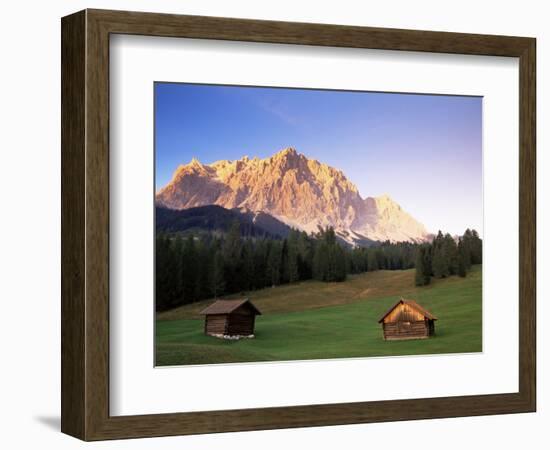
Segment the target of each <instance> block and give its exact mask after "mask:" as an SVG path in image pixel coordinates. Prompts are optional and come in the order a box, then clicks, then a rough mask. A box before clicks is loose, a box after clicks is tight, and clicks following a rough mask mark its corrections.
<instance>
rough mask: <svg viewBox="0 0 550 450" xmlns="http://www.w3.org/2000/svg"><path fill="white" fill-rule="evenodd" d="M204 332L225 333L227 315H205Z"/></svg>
mask: <svg viewBox="0 0 550 450" xmlns="http://www.w3.org/2000/svg"><path fill="white" fill-rule="evenodd" d="M204 331H205V333H206V334H226V333H227V315H226V314H212V315H208V316H206V320H205V323H204Z"/></svg>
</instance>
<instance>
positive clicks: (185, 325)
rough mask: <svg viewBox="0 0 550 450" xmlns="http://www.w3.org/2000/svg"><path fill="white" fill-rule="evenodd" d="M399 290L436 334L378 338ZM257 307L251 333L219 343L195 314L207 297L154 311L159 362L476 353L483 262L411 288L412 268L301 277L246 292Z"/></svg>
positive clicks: (167, 363)
mask: <svg viewBox="0 0 550 450" xmlns="http://www.w3.org/2000/svg"><path fill="white" fill-rule="evenodd" d="M400 296H403V297H406V298H407V297H408V298H413V299H415V300H417V301H418V302H419V303H420V304H421V305H422V306H424V307H425V308H427V309H428V310H429V311H431V312H432V313H433V314H434V315H436V316H437V317H438V318H439V320H438V321H436V326H435V328H436V336H435V337H433V338H430V339H424V340H411V341H384V340H383V338H382V329H381V325H380V324H379V323H378V319H379V318H380V316H381V315H382V314H383V313H384V312H385V311H387V309H388V308H390V307H391V306H392V305H393V304H394V303H395V302H396V301H397V300H398V299H399V297H400ZM250 298H251V300H252V301H253V302H254V304H255V305H257V306H258V308H259V309H260V310H261V311H262V313H263V315H262V316H258V317H257V318H256V333H255V335H256V337H255V338H254V339H244V340H240V341H224V340H221V339H217V338H214V337H210V336H205V335H204V334H203V320H202V317H201V316H199V315H198V314H197V313H198V311H200V310H201V309H202V308H204V307H205V306H206V305H208V304H210V303H211V302H212V301H208V302H201V303H197V304H194V305H188V306H184V307H181V308H178V309H175V310H172V311H168V312H164V313H161V314H158V315H157V321H156V363H157V365H161V366H165V365H182V364H212V363H229V362H250V361H284V360H303V359H325V358H346V357H366V356H389V355H411V354H429V353H461V352H479V351H481V266H477V267H474V268H473V269H472V272H471V273H469V274H468V277H466V278H458V277H450V278H446V279H442V280H434V281H433V284H431V285H429V286H426V287H420V288H416V287H414V270H406V271H378V272H371V273H366V274H362V275H356V276H353V277H350V278H349V279H348V281H346V282H344V283H321V282H316V281H307V282H302V283H297V284H293V285H287V286H281V287H277V288H268V289H264V290H262V291H257V292H253V293H250Z"/></svg>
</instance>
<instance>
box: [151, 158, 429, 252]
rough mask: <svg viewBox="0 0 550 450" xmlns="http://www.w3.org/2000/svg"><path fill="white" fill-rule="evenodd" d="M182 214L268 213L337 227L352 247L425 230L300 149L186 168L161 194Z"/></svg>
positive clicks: (305, 226)
mask: <svg viewBox="0 0 550 450" xmlns="http://www.w3.org/2000/svg"><path fill="white" fill-rule="evenodd" d="M156 203H157V205H158V206H161V207H164V208H170V209H176V210H182V209H188V208H194V207H197V206H205V205H219V206H222V207H224V208H227V209H234V208H244V209H247V210H251V211H261V212H265V213H267V214H269V215H271V216H273V217H275V218H276V219H278V220H280V221H281V222H284V223H285V224H287V225H289V226H292V227H295V228H298V229H301V230H305V231H307V232H315V231H317V230H318V229H319V227H326V226H332V227H334V229H335V230H336V232H337V233H338V235H339V236H341V237H342V238H343V239H344V240H346V241H348V242H350V243H357V242H359V241H361V240H375V241H383V240H390V241H394V242H398V241H422V240H425V239H426V237H427V236H428V232H427V230H426V229H425V227H424V226H423V225H422V224H421V223H419V222H418V221H416V220H415V219H414V218H413V217H412V216H410V215H409V214H408V213H407V212H405V211H404V210H403V209H402V208H401V207H400V206H399V205H398V204H397V203H396V202H394V201H393V200H392V199H391V198H390V197H389V196H387V195H384V196H381V197H367V198H366V199H363V198H362V197H361V196H360V194H359V191H358V190H357V187H356V186H355V185H354V184H353V183H352V182H351V181H349V180H348V179H347V178H346V176H345V175H344V173H343V172H342V171H340V170H337V169H335V168H333V167H330V166H328V165H327V164H323V163H321V162H319V161H317V160H315V159H309V158H307V157H306V156H304V155H302V154H300V153H298V152H297V151H296V150H295V149H294V148H286V149H284V150H281V151H280V152H278V153H276V154H274V155H273V156H271V157H269V158H265V159H260V158H253V159H250V158H248V157H247V156H245V157H243V158H241V159H239V160H235V161H227V160H222V161H217V162H215V163H213V164H209V165H206V164H202V163H201V162H199V161H198V160H197V159H195V158H193V160H192V161H191V162H190V163H189V164H185V165H180V166H179V167H178V168H177V169H176V171H175V172H174V175H173V177H172V180H171V181H170V182H169V183H168V184H167V185H166V186H164V187H163V188H162V189H161V190H159V192H158V193H157V195H156Z"/></svg>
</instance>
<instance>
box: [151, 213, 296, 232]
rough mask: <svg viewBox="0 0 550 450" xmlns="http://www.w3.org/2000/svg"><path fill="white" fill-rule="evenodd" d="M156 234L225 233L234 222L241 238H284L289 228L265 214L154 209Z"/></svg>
mask: <svg viewBox="0 0 550 450" xmlns="http://www.w3.org/2000/svg"><path fill="white" fill-rule="evenodd" d="M155 214H156V217H155V228H156V231H157V232H169V233H175V232H182V233H185V232H195V231H219V232H227V231H229V229H230V228H231V225H232V224H233V223H234V222H238V223H239V224H240V228H241V234H242V235H243V236H251V237H256V236H258V237H275V238H283V237H286V236H288V233H289V232H290V227H288V226H287V225H285V224H284V223H282V222H281V221H279V220H277V219H275V218H274V217H271V216H270V215H269V214H265V213H253V212H252V211H239V210H235V209H233V210H229V209H225V208H222V207H221V206H217V205H208V206H199V207H197V208H189V209H183V210H174V209H168V208H161V207H158V206H157V207H156V208H155Z"/></svg>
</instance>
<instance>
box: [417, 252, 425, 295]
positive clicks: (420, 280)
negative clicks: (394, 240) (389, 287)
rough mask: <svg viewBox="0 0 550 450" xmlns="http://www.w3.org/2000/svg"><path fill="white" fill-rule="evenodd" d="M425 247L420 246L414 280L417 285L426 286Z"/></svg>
mask: <svg viewBox="0 0 550 450" xmlns="http://www.w3.org/2000/svg"><path fill="white" fill-rule="evenodd" d="M424 253H425V250H424V247H419V248H418V252H417V254H416V263H415V266H416V267H415V276H414V282H415V284H416V285H417V286H424V284H426V283H425V277H424V273H425V267H424Z"/></svg>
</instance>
